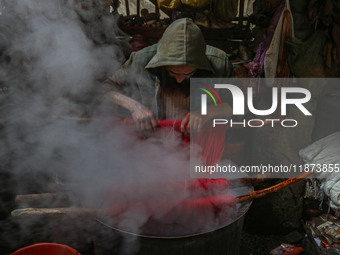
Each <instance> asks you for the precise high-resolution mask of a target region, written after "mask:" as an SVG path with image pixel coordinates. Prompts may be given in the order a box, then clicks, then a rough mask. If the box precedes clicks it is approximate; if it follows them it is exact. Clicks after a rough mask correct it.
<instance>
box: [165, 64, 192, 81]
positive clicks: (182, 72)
mask: <svg viewBox="0 0 340 255" xmlns="http://www.w3.org/2000/svg"><path fill="white" fill-rule="evenodd" d="M166 70H167V72H168V74H169V75H170V76H172V77H174V78H175V79H176V81H177V82H178V83H182V82H183V81H184V80H186V79H189V78H190V77H191V76H193V75H194V73H195V71H196V68H195V67H192V66H183V65H182V66H167V67H166Z"/></svg>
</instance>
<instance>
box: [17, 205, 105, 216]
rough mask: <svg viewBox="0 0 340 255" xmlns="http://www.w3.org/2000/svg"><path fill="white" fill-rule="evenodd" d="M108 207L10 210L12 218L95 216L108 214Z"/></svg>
mask: <svg viewBox="0 0 340 255" xmlns="http://www.w3.org/2000/svg"><path fill="white" fill-rule="evenodd" d="M108 214H109V210H108V209H97V208H82V207H65V208H25V209H15V210H13V211H12V212H11V216H12V217H14V218H21V217H30V216H31V217H32V216H44V217H46V216H47V217H55V216H63V215H64V216H95V215H108Z"/></svg>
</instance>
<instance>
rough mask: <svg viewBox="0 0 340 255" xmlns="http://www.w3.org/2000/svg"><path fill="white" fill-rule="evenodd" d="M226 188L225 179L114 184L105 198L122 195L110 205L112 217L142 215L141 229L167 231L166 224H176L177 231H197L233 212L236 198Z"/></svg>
mask: <svg viewBox="0 0 340 255" xmlns="http://www.w3.org/2000/svg"><path fill="white" fill-rule="evenodd" d="M228 187H229V182H228V180H226V179H197V180H186V181H176V182H159V183H149V184H147V185H144V186H135V187H131V188H130V187H129V188H127V187H123V188H120V187H116V188H114V189H111V190H109V191H107V193H106V197H108V199H109V200H112V199H113V197H116V198H122V197H123V198H124V199H123V200H121V202H119V203H112V204H111V206H110V216H111V218H112V219H114V220H117V221H124V220H129V221H134V220H135V219H136V218H138V217H139V216H140V215H143V216H144V217H145V218H144V220H145V222H146V224H145V226H144V228H146V231H147V232H151V233H153V234H155V232H156V233H160V232H162V231H163V232H164V231H167V230H166V229H165V228H167V227H168V226H167V227H164V226H165V225H172V226H176V228H177V230H176V231H179V229H183V230H187V231H199V230H203V229H209V228H211V227H213V226H218V225H220V224H222V223H225V222H226V221H227V220H228V219H229V218H230V216H231V214H232V213H233V212H234V211H235V206H236V200H235V197H233V196H230V195H226V194H227V192H228ZM123 201H129V202H123ZM162 227H163V229H161V228H162ZM144 231H145V229H144ZM168 234H169V233H168Z"/></svg>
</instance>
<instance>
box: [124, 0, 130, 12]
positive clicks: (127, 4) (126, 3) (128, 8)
mask: <svg viewBox="0 0 340 255" xmlns="http://www.w3.org/2000/svg"><path fill="white" fill-rule="evenodd" d="M125 10H126V16H130V7H129V0H125Z"/></svg>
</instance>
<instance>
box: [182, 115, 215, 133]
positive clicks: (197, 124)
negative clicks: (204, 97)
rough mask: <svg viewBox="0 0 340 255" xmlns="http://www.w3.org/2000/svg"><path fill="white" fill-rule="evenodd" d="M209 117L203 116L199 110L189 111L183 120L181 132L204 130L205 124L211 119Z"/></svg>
mask: <svg viewBox="0 0 340 255" xmlns="http://www.w3.org/2000/svg"><path fill="white" fill-rule="evenodd" d="M209 119H210V118H209V117H206V116H202V115H201V114H200V113H199V112H192V113H191V114H190V112H189V113H187V114H186V115H185V117H184V118H183V119H182V122H181V132H182V133H184V134H188V135H190V132H191V133H193V132H194V133H198V132H200V131H202V128H203V127H204V125H205V124H206V123H207V122H208V121H209Z"/></svg>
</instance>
